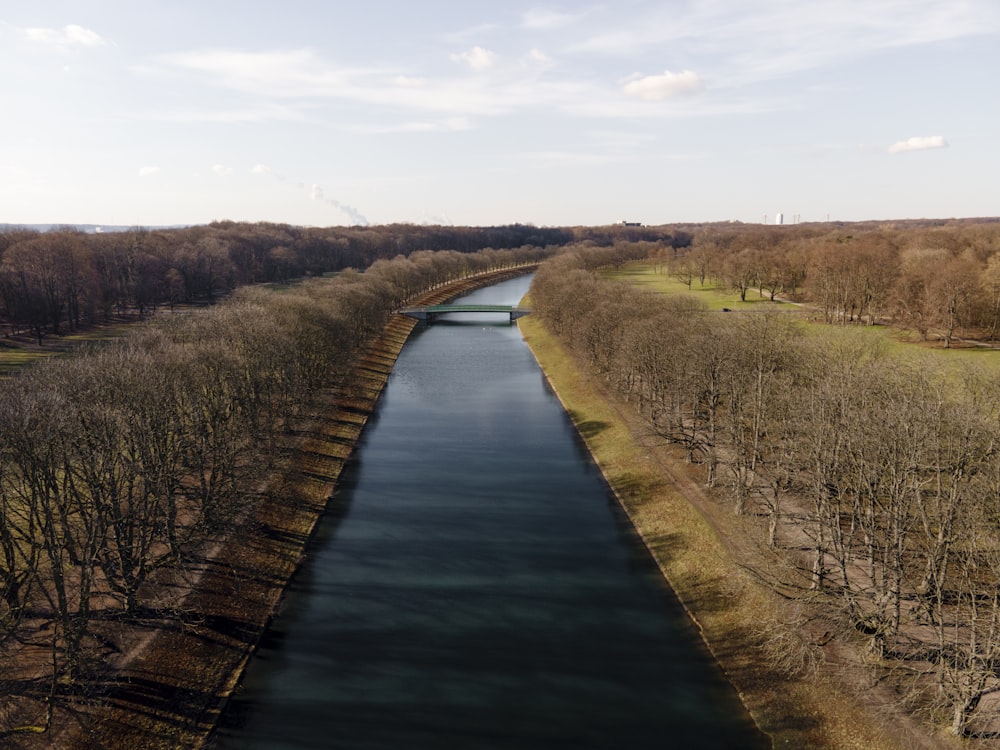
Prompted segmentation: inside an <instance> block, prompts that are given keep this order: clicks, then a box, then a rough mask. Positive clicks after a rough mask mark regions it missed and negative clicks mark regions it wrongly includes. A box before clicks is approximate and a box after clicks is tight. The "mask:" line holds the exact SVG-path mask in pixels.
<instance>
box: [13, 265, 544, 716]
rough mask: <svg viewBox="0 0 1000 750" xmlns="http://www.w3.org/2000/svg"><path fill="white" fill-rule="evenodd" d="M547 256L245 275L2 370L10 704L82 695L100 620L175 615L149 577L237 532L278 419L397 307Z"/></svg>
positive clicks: (95, 656) (97, 653)
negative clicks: (125, 328)
mask: <svg viewBox="0 0 1000 750" xmlns="http://www.w3.org/2000/svg"><path fill="white" fill-rule="evenodd" d="M547 254H549V251H546V250H544V249H541V248H529V247H522V248H517V249H513V250H497V251H489V252H478V253H460V252H456V251H444V252H430V251H420V252H414V253H411V254H410V255H409V256H408V257H397V258H394V259H392V260H378V261H377V262H375V263H373V264H372V265H371V266H370V267H369V268H368V269H367V270H366V271H365V272H363V273H362V272H357V271H352V270H348V271H344V272H342V273H340V274H338V275H337V276H335V277H332V278H322V279H312V280H308V281H304V282H302V283H299V284H296V285H293V286H290V287H289V288H287V289H284V290H281V291H276V290H271V289H269V288H266V287H261V286H255V287H246V288H243V289H241V290H238V291H237V292H236V293H234V294H233V295H231V296H230V297H229V298H228V299H227V300H226V301H225V302H223V303H221V304H218V305H216V306H213V307H210V308H204V309H198V310H195V311H193V312H190V313H186V314H178V315H174V316H162V317H161V318H159V319H156V320H154V321H152V322H148V323H144V324H140V325H139V326H138V327H137V328H136V329H135V330H134V331H133V332H132V333H130V334H129V335H126V336H124V337H122V338H120V339H117V340H114V341H111V342H107V343H104V344H102V345H95V346H93V347H91V348H89V349H84V350H80V351H78V352H77V353H75V354H73V355H67V356H65V357H61V358H56V359H51V360H47V361H45V362H42V363H39V364H37V365H33V366H31V367H28V368H25V369H24V370H22V371H21V372H19V373H18V374H17V375H16V376H14V377H11V378H9V379H7V380H4V381H2V382H0V660H2V661H3V662H4V664H5V674H4V682H3V686H4V698H3V702H4V703H5V704H6V706H7V708H10V707H11V706H12V705H19V704H18V702H19V701H23V700H24V699H25V698H26V697H29V698H34V699H39V698H40V699H43V700H44V702H45V705H46V706H47V711H48V712H49V714H48V717H47V719H48V720H51V712H52V710H53V708H54V706H55V698H56V696H57V695H64V694H66V693H69V694H71V695H73V694H77V695H79V694H81V693H82V692H85V691H86V689H87V686H88V684H89V682H88V680H89V679H90V677H91V676H92V675H93V674H94V670H95V668H97V667H99V664H100V660H101V658H102V657H103V656H104V655H105V654H106V653H107V652H108V650H109V648H113V645H114V644H109V643H108V642H107V637H108V636H107V633H106V630H105V629H102V628H99V627H97V626H98V625H99V624H100V623H106V622H108V621H109V620H115V621H116V622H119V623H125V624H127V623H128V622H129V621H130V620H131V619H134V618H140V617H149V616H156V617H167V618H169V617H171V616H172V615H171V614H170V613H169V612H168V613H164V612H161V611H158V610H157V609H156V602H157V601H158V599H157V592H156V588H155V585H153V581H154V578H155V574H156V572H157V571H159V570H162V569H171V570H179V571H183V570H184V568H185V565H186V564H187V562H188V561H190V560H191V559H192V556H193V555H194V554H195V553H196V552H197V551H198V550H200V549H202V548H203V547H204V545H205V544H206V543H207V542H209V541H210V540H213V539H218V538H220V537H221V536H226V535H231V534H234V533H239V532H238V528H239V527H238V522H239V521H240V520H241V519H242V518H243V517H244V516H245V514H246V511H247V509H248V507H249V506H250V504H252V503H254V502H256V500H257V498H258V497H259V494H258V490H256V489H255V488H256V487H258V486H259V481H260V480H261V479H262V478H263V477H265V476H266V475H267V473H268V472H269V471H271V469H272V468H273V466H274V461H275V460H276V459H277V457H278V453H277V451H276V450H275V439H276V437H277V436H278V435H279V434H280V431H281V430H283V429H286V428H287V427H288V425H289V424H290V420H291V419H292V418H293V417H294V416H295V415H296V414H298V413H299V412H300V411H301V409H302V408H303V407H304V406H305V405H307V404H308V403H309V401H310V399H311V398H312V397H313V395H314V394H315V393H316V392H317V390H318V389H321V388H329V387H332V386H335V385H337V384H338V383H339V382H342V381H343V379H344V378H345V377H346V376H347V375H348V373H349V372H350V370H351V366H352V363H353V362H354V361H355V359H356V357H357V355H358V353H359V352H360V351H361V350H362V349H363V348H364V347H365V346H366V344H367V343H369V342H370V341H372V340H373V338H374V337H376V336H378V335H379V334H380V333H381V331H382V329H383V327H384V325H385V323H386V322H387V320H388V318H389V316H390V315H391V314H392V312H393V310H395V309H396V308H398V307H399V306H400V305H401V304H402V303H403V302H405V301H406V300H407V299H408V298H410V297H411V296H413V295H415V294H417V293H419V292H422V291H424V290H428V289H432V288H434V287H436V286H438V285H440V284H442V283H445V282H447V281H450V280H454V279H459V278H463V277H466V276H469V275H472V274H476V273H481V272H485V271H491V270H497V269H500V268H506V267H511V266H516V265H523V264H525V263H531V262H537V261H538V260H540V259H541V258H543V257H545V256H546V255H547ZM39 663H41V664H44V665H45V668H44V670H42V672H43V673H44V674H43V676H42V677H39V674H38V669H39V667H38V664H39ZM4 713H5V715H9V714H7V712H6V711H5V712H4Z"/></svg>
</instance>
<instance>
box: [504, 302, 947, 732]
mask: <svg viewBox="0 0 1000 750" xmlns="http://www.w3.org/2000/svg"><path fill="white" fill-rule="evenodd" d="M519 326H520V329H521V331H522V333H523V335H524V337H525V339H526V341H527V343H528V345H529V347H530V348H531V350H532V352H533V353H534V355H535V358H536V360H537V361H538V363H539V365H540V366H541V368H542V371H543V372H544V373H545V376H546V379H547V380H548V382H549V383H550V385H551V386H552V388H553V391H554V392H555V393H556V394H557V395H558V397H559V399H560V401H561V402H562V404H563V407H564V408H565V409H566V411H567V413H568V414H569V415H570V417H571V418H572V420H573V422H574V423H575V424H576V425H577V426H578V428H579V432H580V435H581V438H582V439H583V440H584V441H585V443H586V444H587V446H588V449H589V451H590V453H591V455H592V456H593V457H594V459H595V461H596V463H597V465H598V466H599V467H600V469H601V471H602V473H603V474H604V476H605V477H606V479H607V480H608V483H609V485H610V486H611V488H612V489H613V490H614V492H615V494H616V495H617V497H618V499H619V501H620V503H621V505H622V506H623V508H624V509H625V511H626V513H627V514H628V516H629V517H630V519H631V521H632V523H633V525H634V527H635V528H636V530H637V531H638V533H639V535H640V536H641V537H642V539H643V541H644V542H645V544H646V546H647V548H648V549H649V551H650V553H651V554H652V556H653V557H654V559H655V560H656V562H657V564H658V566H659V568H660V570H661V571H662V573H663V575H664V577H665V578H666V580H667V581H668V583H669V584H670V586H671V588H672V589H673V590H674V591H675V593H676V594H677V596H678V597H679V599H680V601H681V603H682V604H683V605H684V607H685V609H686V610H687V611H688V613H689V615H690V616H691V618H692V620H693V621H694V623H695V624H696V625H697V627H698V628H699V630H700V631H701V633H702V636H703V638H704V640H705V642H706V644H707V645H708V647H709V649H710V650H711V652H712V653H713V655H714V656H715V658H716V660H717V661H718V662H719V664H720V665H721V666H722V668H723V669H724V670H725V671H726V673H727V674H728V676H729V678H730V680H731V681H732V682H733V684H734V686H735V687H736V688H737V690H738V691H739V694H740V697H741V699H742V700H743V702H744V705H746V707H747V709H748V710H749V712H750V714H751V716H752V717H753V718H754V720H755V721H756V723H757V724H758V726H760V728H761V729H762V730H763V731H764V732H766V733H767V734H768V735H769V736H770V737H771V738H772V742H773V744H774V747H776V748H785V747H787V748H829V749H830V750H834V749H837V750H839V749H841V748H859V749H860V748H865V749H866V750H902V749H903V748H908V749H910V748H938V747H953V746H954V745H953V744H950V743H948V742H947V740H944V739H941V738H935V737H930V736H929V735H928V734H927V733H925V732H924V731H923V730H922V729H921V728H920V727H918V726H916V725H915V724H914V723H913V722H912V721H909V720H907V718H906V717H905V716H903V715H901V714H899V713H896V712H894V711H892V710H886V708H885V707H884V706H879V705H877V704H876V703H875V702H873V701H870V700H868V698H869V697H870V695H869V693H868V690H869V689H871V688H872V685H870V684H869V683H868V682H867V680H868V678H867V676H866V674H865V672H864V670H863V668H862V669H858V668H857V665H856V664H854V663H851V661H850V659H849V658H845V659H843V660H842V661H841V660H840V659H837V661H836V662H834V660H833V659H832V658H829V657H828V659H829V661H828V663H827V664H826V665H824V667H823V668H821V669H820V670H819V671H817V672H815V673H811V674H806V675H800V676H790V675H788V674H786V673H783V672H781V671H779V670H777V669H774V668H773V667H772V666H771V661H770V660H769V658H768V656H767V655H766V654H764V653H762V651H761V641H762V638H761V634H762V633H765V632H767V631H768V629H769V628H773V627H776V626H780V625H781V623H780V622H779V621H778V620H779V618H780V617H781V616H782V614H783V612H784V610H783V609H782V602H780V601H778V597H777V595H776V594H775V593H774V591H773V590H772V589H771V588H770V587H768V586H766V585H764V584H763V583H761V581H760V579H759V578H757V577H755V575H751V574H750V573H749V571H751V570H757V571H760V570H761V569H762V568H763V567H764V565H765V564H766V562H767V561H763V560H762V559H761V558H760V557H755V555H759V554H760V552H759V550H757V549H756V548H754V546H753V545H752V544H750V543H748V539H749V534H748V529H746V528H745V526H743V524H746V523H748V521H747V519H745V518H737V517H735V516H733V515H732V514H731V513H729V512H727V511H725V510H724V509H720V508H719V506H718V505H717V504H715V503H713V502H712V501H711V500H710V499H709V498H707V497H706V496H705V493H704V492H703V490H702V488H701V483H700V481H699V480H698V478H697V477H696V476H694V474H693V473H692V472H691V468H692V467H690V466H689V465H688V464H686V463H685V462H684V461H683V459H681V458H678V457H677V456H675V455H674V454H673V453H672V451H671V450H670V449H669V448H668V447H666V446H663V445H662V441H656V440H655V439H652V438H651V436H650V435H649V430H648V428H647V427H645V426H644V425H643V424H642V423H641V422H640V420H638V419H637V418H635V417H633V415H632V412H631V411H630V409H629V408H628V407H625V408H619V407H618V406H617V405H616V403H617V402H616V401H615V400H614V399H613V397H611V396H609V395H608V394H607V393H605V392H604V391H603V390H602V389H601V388H600V384H599V383H596V382H594V381H592V380H590V379H588V378H587V377H585V376H584V375H583V374H582V373H583V372H584V370H583V369H582V368H581V367H579V366H578V364H577V363H576V362H575V361H574V360H573V359H572V357H571V356H570V355H569V354H568V353H567V352H566V351H565V350H564V349H563V348H562V347H561V346H560V344H559V343H558V342H557V341H556V340H555V338H554V337H552V336H551V335H549V334H548V332H547V331H546V330H545V329H544V327H543V326H542V325H541V323H540V322H539V321H538V320H537V319H535V318H525V319H523V320H522V321H520V322H519ZM594 425H599V426H600V429H593V426H594ZM831 656H836V655H831Z"/></svg>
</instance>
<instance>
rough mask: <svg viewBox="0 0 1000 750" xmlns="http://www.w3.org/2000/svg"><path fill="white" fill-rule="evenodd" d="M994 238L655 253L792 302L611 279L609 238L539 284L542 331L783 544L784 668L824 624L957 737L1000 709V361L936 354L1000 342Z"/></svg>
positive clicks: (682, 270) (896, 236) (690, 283)
mask: <svg viewBox="0 0 1000 750" xmlns="http://www.w3.org/2000/svg"><path fill="white" fill-rule="evenodd" d="M786 230H789V231H786ZM998 250H1000V226H998V225H997V224H995V223H983V224H979V223H969V224H959V225H955V226H947V227H933V228H927V227H917V228H904V229H899V228H886V227H872V228H866V227H856V226H855V227H847V228H835V229H833V230H832V231H831V228H830V227H802V228H798V227H755V228H752V229H749V230H744V229H728V228H720V227H712V228H709V229H708V230H707V231H704V232H701V233H698V232H696V233H695V234H694V239H693V242H692V244H691V245H690V246H689V247H688V248H684V249H680V250H675V249H672V248H671V249H668V250H666V251H661V253H660V254H659V256H658V257H657V259H656V260H655V262H656V263H657V264H659V266H660V268H661V270H662V273H664V274H667V273H669V274H673V275H674V278H675V279H676V280H678V281H680V283H681V286H682V288H684V287H690V288H692V289H696V288H698V285H700V284H702V283H712V284H718V285H721V286H723V287H726V288H729V289H731V290H733V291H734V292H736V293H737V294H738V295H739V296H741V297H744V298H747V299H751V300H752V299H754V298H757V299H761V300H769V299H772V298H775V297H776V298H782V297H784V298H785V299H794V300H796V301H797V302H798V303H800V305H801V307H797V308H795V310H796V311H795V312H788V309H789V307H790V306H789V305H784V306H782V307H780V308H778V307H770V306H768V307H766V308H760V309H752V308H751V309H748V310H745V311H743V312H737V311H723V310H710V309H709V308H708V307H707V306H706V305H705V304H704V303H703V302H702V301H701V300H700V299H698V298H697V297H696V296H695V295H693V294H685V293H678V294H659V293H653V292H650V291H647V290H644V289H641V288H639V287H637V286H636V285H633V284H630V283H626V282H623V281H615V280H613V279H610V278H609V277H608V275H607V274H606V273H604V269H607V268H608V267H609V266H613V265H614V264H615V263H616V259H614V258H612V257H611V256H610V254H609V251H608V250H607V249H605V248H597V249H583V248H581V249H578V250H575V251H568V252H566V253H564V254H562V255H561V256H560V257H558V258H555V259H553V260H551V261H549V262H547V263H546V264H544V265H543V266H542V268H541V269H540V270H539V272H538V273H537V275H536V277H535V281H534V283H533V286H532V301H533V304H534V306H535V310H536V313H537V315H539V316H541V317H542V318H543V320H544V323H545V325H546V327H547V328H548V329H549V330H551V331H553V332H554V333H555V334H557V336H558V337H559V338H560V340H561V341H562V342H563V343H564V345H565V346H567V347H568V348H569V349H570V350H571V351H573V352H574V353H575V354H576V356H577V357H578V358H579V359H580V361H581V362H583V363H585V365H584V366H586V367H587V368H588V370H589V371H590V372H591V373H592V376H593V377H594V378H598V379H600V381H601V382H604V383H605V384H606V386H607V387H608V388H609V389H610V390H611V391H612V392H613V393H614V394H615V398H617V399H619V400H620V401H621V402H622V403H624V404H627V405H628V408H630V409H633V410H634V411H635V412H636V413H638V414H640V415H641V416H642V418H643V420H644V421H645V424H646V425H647V430H648V434H649V436H650V437H651V438H653V439H656V440H660V441H663V442H665V443H669V444H672V445H675V446H677V448H678V450H680V451H682V453H683V455H684V456H686V458H687V460H688V461H689V462H691V463H693V464H696V465H698V466H699V467H700V469H701V475H702V479H703V481H704V483H705V485H707V486H708V487H709V488H711V492H712V494H713V496H714V497H716V498H717V500H718V502H720V503H724V504H726V505H728V506H729V507H730V509H731V512H732V513H733V514H735V515H739V516H744V517H746V518H747V519H749V523H748V526H747V528H748V529H749V531H748V533H751V534H754V535H755V537H756V538H755V541H756V543H757V544H759V545H760V547H761V548H766V549H768V550H771V551H773V552H774V553H775V554H774V555H773V556H772V557H771V558H770V559H771V560H772V562H771V563H770V564H769V565H768V566H767V568H766V569H762V570H757V571H756V575H757V576H758V577H759V578H760V579H761V580H766V581H768V582H769V583H770V585H771V586H773V588H774V589H775V591H777V592H779V593H780V595H781V597H782V598H783V599H785V600H787V602H788V603H789V604H788V607H787V608H786V609H785V612H784V623H785V624H784V626H782V627H777V628H774V629H773V630H772V631H771V632H770V633H769V634H767V636H766V638H765V640H768V641H769V643H766V644H764V645H765V649H767V647H769V649H770V650H769V653H770V656H771V658H772V659H773V661H774V664H775V665H776V666H778V667H780V668H782V669H785V670H788V671H789V672H791V673H798V672H808V671H810V670H815V669H817V668H818V667H819V665H820V663H821V662H822V660H823V658H824V656H823V649H822V645H823V644H822V643H821V640H820V636H818V635H816V630H817V629H816V628H813V627H810V626H811V625H813V624H815V623H822V627H821V628H820V629H819V632H820V633H823V632H826V633H827V638H829V637H830V636H829V634H830V633H833V634H835V635H836V637H839V638H842V639H844V640H845V641H846V642H850V643H853V644H855V645H857V646H859V647H860V648H862V649H864V650H865V651H866V652H867V654H868V657H867V658H868V660H869V662H870V664H871V665H872V670H873V671H874V673H875V674H876V675H877V678H876V679H877V680H878V681H880V682H881V681H884V682H887V683H891V684H892V685H893V686H894V689H895V690H896V691H897V694H898V700H899V702H900V704H901V705H903V706H905V707H906V710H907V711H908V712H911V713H912V715H914V716H918V717H920V718H921V719H922V720H926V721H928V722H930V723H931V724H932V725H935V726H945V727H947V728H948V731H950V733H951V734H953V735H956V736H961V737H990V736H995V735H994V733H995V732H996V730H997V721H998V718H1000V702H998V698H1000V672H998V669H1000V452H998V446H1000V406H998V405H1000V375H998V373H1000V370H998V368H997V364H996V361H995V358H990V359H986V358H979V359H975V358H961V359H955V358H953V357H952V358H944V357H941V356H939V354H938V353H936V352H935V351H934V350H937V352H941V351H943V350H944V349H945V348H946V347H956V346H959V345H961V346H963V347H969V346H971V345H972V343H973V342H975V343H976V344H984V343H985V344H989V342H991V341H992V340H993V339H994V338H995V335H996V325H997V319H996V316H997V292H998V277H997V270H998V268H1000V265H998V264H1000V255H998ZM747 295H749V297H747ZM874 325H879V326H881V327H885V326H889V325H891V326H894V327H895V328H894V329H893V330H895V331H896V334H895V335H896V336H898V337H900V338H903V339H905V340H908V341H913V342H915V343H914V344H912V345H909V346H907V347H901V346H898V345H897V346H891V345H889V343H887V342H888V341H891V340H893V339H886V338H884V337H879V336H871V335H865V334H866V333H867V331H866V330H864V329H867V328H870V327H871V326H874ZM928 346H932V349H931V350H927V348H926V347H928ZM987 353H988V352H984V354H987Z"/></svg>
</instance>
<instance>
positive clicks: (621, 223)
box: [618, 219, 642, 227]
mask: <svg viewBox="0 0 1000 750" xmlns="http://www.w3.org/2000/svg"><path fill="white" fill-rule="evenodd" d="M618 226H620V227H641V226H642V222H641V221H625V220H624V219H622V220H621V221H619V222H618Z"/></svg>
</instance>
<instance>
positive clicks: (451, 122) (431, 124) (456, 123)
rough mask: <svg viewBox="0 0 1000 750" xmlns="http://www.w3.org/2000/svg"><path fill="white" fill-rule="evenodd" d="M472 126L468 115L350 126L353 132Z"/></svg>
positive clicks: (430, 130) (424, 130)
mask: <svg viewBox="0 0 1000 750" xmlns="http://www.w3.org/2000/svg"><path fill="white" fill-rule="evenodd" d="M473 127H474V125H473V123H472V121H471V120H470V119H469V118H468V117H447V118H445V119H443V120H413V121H410V122H400V123H393V124H391V125H360V126H358V127H354V128H350V130H351V131H353V132H355V133H376V134H381V133H458V132H460V131H463V130H472V128H473Z"/></svg>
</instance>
